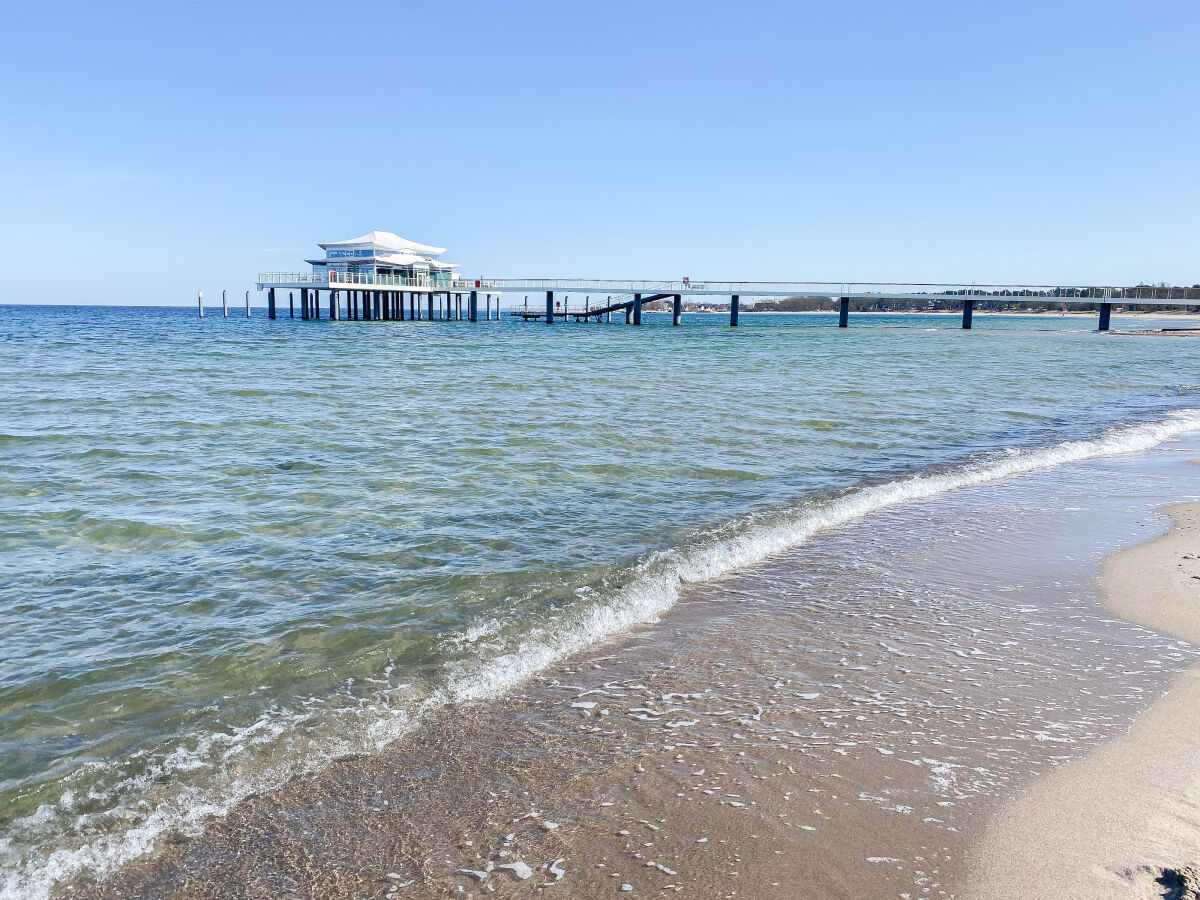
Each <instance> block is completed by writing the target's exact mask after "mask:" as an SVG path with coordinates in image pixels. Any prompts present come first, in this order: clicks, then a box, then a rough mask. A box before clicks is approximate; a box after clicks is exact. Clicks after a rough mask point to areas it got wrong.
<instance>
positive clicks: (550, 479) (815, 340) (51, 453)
mask: <svg viewBox="0 0 1200 900" xmlns="http://www.w3.org/2000/svg"><path fill="white" fill-rule="evenodd" d="M647 318H648V320H649V324H648V325H647V326H644V327H643V328H640V329H634V328H632V327H625V326H623V325H616V324H613V325H598V324H592V325H576V324H570V325H564V324H561V323H560V324H558V325H556V326H554V327H547V326H545V325H539V324H532V323H531V324H519V323H511V322H504V323H494V322H493V323H486V324H485V323H478V324H475V325H470V324H468V323H439V322H434V323H429V322H416V323H411V322H410V323H399V322H381V323H364V322H357V323H355V322H342V323H330V322H327V321H322V322H309V323H302V322H300V321H299V320H296V321H291V320H287V319H283V320H280V321H276V322H268V321H266V319H265V317H264V316H263V315H262V313H261V312H257V317H256V318H254V319H251V320H249V321H247V320H245V319H244V318H234V317H231V318H230V319H228V320H224V319H222V318H220V317H219V315H218V316H213V315H212V312H211V311H210V313H209V317H208V318H206V319H204V320H198V319H197V318H195V315H194V313H192V312H189V311H187V310H182V309H169V310H168V309H113V308H22V307H3V308H0V374H2V375H3V377H4V381H5V384H6V386H7V389H6V390H5V392H4V393H3V395H2V397H0V444H2V445H3V448H4V465H3V467H2V468H0V548H2V550H3V552H2V554H0V610H2V612H3V615H2V617H0V629H2V641H0V835H2V837H0V867H3V868H2V871H0V895H3V896H25V895H27V894H29V893H32V892H36V891H39V890H43V889H44V887H45V886H46V885H48V884H50V883H51V882H52V881H53V880H54V879H55V878H58V877H61V876H63V875H69V874H71V873H72V872H74V871H79V870H80V869H87V868H91V869H97V870H104V869H105V868H106V867H110V866H112V865H115V864H117V863H119V862H121V861H122V860H125V859H129V858H131V857H133V856H135V855H137V854H139V853H141V852H144V851H145V850H146V849H147V848H149V847H150V846H152V844H153V842H154V840H155V839H156V838H157V837H158V836H159V835H161V834H162V833H163V832H164V831H165V830H166V829H168V828H172V827H179V828H183V829H185V830H188V829H195V828H197V827H199V825H200V823H202V821H203V818H204V816H205V815H207V814H210V813H214V812H220V811H222V810H224V809H225V808H227V807H228V805H229V804H230V803H232V802H235V801H236V800H237V799H238V798H240V797H242V796H245V795H246V794H247V793H249V792H251V791H254V790H261V789H264V788H268V787H270V786H272V785H275V784H278V783H279V782H280V781H281V780H283V779H284V778H286V777H287V776H288V775H289V774H291V773H293V772H296V771H303V770H311V769H315V768H320V767H321V766H322V765H323V764H325V763H326V762H327V761H328V760H330V759H332V758H334V757H336V756H338V755H342V754H345V753H353V752H370V751H373V750H376V749H378V748H379V747H381V746H382V745H383V744H384V743H386V742H387V741H388V740H390V739H392V738H394V737H396V736H398V735H400V734H402V733H404V731H405V730H406V729H409V728H414V727H420V720H421V717H422V715H424V714H426V713H428V711H429V710H431V709H434V708H437V707H439V706H442V705H445V704H451V703H459V702H463V701H464V700H474V699H483V700H485V699H486V698H488V697H491V696H495V695H497V694H499V693H502V692H503V691H505V690H507V689H508V688H510V687H511V686H512V685H514V684H516V683H517V682H519V680H520V679H521V678H522V677H524V676H525V675H527V674H529V673H530V672H532V671H536V670H537V669H538V668H539V667H541V666H543V665H545V664H547V663H548V662H551V661H553V660H554V659H556V658H559V657H561V655H563V654H565V653H568V652H571V651H572V650H575V649H579V648H582V647H585V646H588V645H589V644H590V643H593V642H594V641H596V640H599V639H602V638H603V637H604V636H606V635H608V634H611V633H613V632H615V631H619V630H620V629H621V628H623V627H626V626H627V625H629V624H632V623H634V622H639V621H651V620H653V619H654V618H655V617H657V616H658V615H659V614H660V613H661V612H662V611H664V610H665V609H666V608H668V607H669V606H670V604H671V602H672V600H673V598H674V595H675V591H676V590H677V588H678V586H679V584H680V583H681V582H687V581H700V580H704V579H707V578H712V577H719V576H720V575H721V574H723V573H724V572H727V571H730V570H732V569H735V568H740V567H745V566H747V565H752V564H754V563H755V562H758V561H760V560H761V559H762V558H763V557H764V556H765V555H768V554H770V553H771V552H774V551H775V550H778V549H780V548H783V547H787V546H793V545H795V544H797V543H800V542H802V541H803V540H804V539H805V537H806V536H807V535H810V534H811V533H812V532H813V530H814V529H819V528H820V527H823V525H824V524H828V523H836V522H837V521H845V520H846V518H848V517H852V516H857V515H861V514H863V513H865V512H869V511H870V509H872V508H876V507H878V506H880V505H886V504H889V503H899V502H904V501H905V499H906V498H908V497H911V496H921V495H929V493H935V492H937V491H941V490H947V489H952V488H953V487H955V486H956V485H958V484H960V483H968V482H970V481H971V480H972V479H975V480H978V479H979V478H985V477H986V478H991V477H1001V476H1003V475H1004V474H1006V473H1008V472H1010V471H1021V470H1023V469H1022V467H1029V466H1037V467H1047V466H1053V465H1055V464H1057V463H1058V462H1060V461H1064V460H1069V459H1072V458H1080V457H1082V456H1087V455H1096V454H1103V453H1114V452H1123V451H1130V450H1137V449H1141V448H1144V447H1148V446H1152V445H1153V444H1154V443H1155V442H1157V441H1159V440H1162V439H1163V438H1164V437H1166V436H1169V435H1170V434H1174V433H1179V432H1182V431H1184V430H1195V429H1197V428H1200V396H1197V393H1196V392H1197V391H1200V344H1197V343H1195V342H1194V341H1191V340H1186V339H1177V338H1158V337H1147V336H1120V335H1106V336H1102V335H1098V334H1095V333H1092V332H1091V331H1090V329H1091V328H1093V327H1094V322H1092V320H1090V319H1082V318H1070V317H1067V318H1060V317H1056V316H1031V317H977V319H976V328H975V330H973V331H971V332H963V331H961V330H960V329H959V328H958V321H957V319H956V318H953V317H946V316H919V315H894V316H875V315H872V316H854V317H852V327H851V328H849V329H846V330H841V329H837V328H835V327H832V326H833V324H834V319H833V318H832V317H830V316H826V315H795V316H783V315H772V316H759V317H755V316H753V315H746V316H744V317H743V320H742V321H743V325H742V327H741V328H739V329H730V328H728V327H727V324H726V320H725V319H724V317H718V316H690V317H685V325H684V326H683V327H681V328H675V329H673V328H671V327H670V326H669V317H666V316H655V315H650V316H648V317H647ZM1120 324H1121V323H1120V321H1119V320H1116V321H1114V325H1115V326H1117V327H1119V326H1120ZM913 476H922V477H923V478H924V480H922V481H920V482H917V483H916V484H917V485H918V486H917V487H913V486H912V485H913V484H914V483H913V482H911V481H909V479H911V478H912V477H913ZM922 492H924V494H922ZM822 516H824V518H822ZM839 517H840V518H839Z"/></svg>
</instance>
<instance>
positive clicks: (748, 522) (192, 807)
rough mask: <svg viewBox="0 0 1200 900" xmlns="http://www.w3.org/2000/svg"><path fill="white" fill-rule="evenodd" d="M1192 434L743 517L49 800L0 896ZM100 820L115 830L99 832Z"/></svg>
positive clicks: (852, 492) (1129, 437)
mask: <svg viewBox="0 0 1200 900" xmlns="http://www.w3.org/2000/svg"><path fill="white" fill-rule="evenodd" d="M1197 431H1200V409H1187V410H1179V411H1176V412H1174V413H1171V414H1170V415H1168V416H1167V417H1166V418H1164V419H1160V420H1157V421H1153V422H1144V423H1139V424H1132V425H1122V426H1116V427H1113V428H1109V429H1107V430H1105V431H1103V432H1101V433H1099V434H1097V435H1095V436H1093V437H1090V438H1085V439H1080V440H1071V441H1065V442H1061V443H1057V444H1053V445H1050V446H1043V447H1031V448H1021V449H1005V450H999V451H993V452H989V453H986V454H982V455H980V456H976V457H974V458H973V459H971V460H968V461H967V462H964V463H961V464H958V465H955V466H951V467H948V468H945V469H943V470H941V471H937V472H927V473H921V474H914V475H909V476H905V477H900V478H895V479H893V480H890V481H886V482H883V483H879V484H873V485H863V486H859V487H855V488H851V489H849V490H847V491H845V492H844V493H842V494H840V495H838V496H835V497H832V498H829V499H825V500H812V499H808V500H803V501H799V502H797V503H795V504H792V505H790V506H787V507H784V508H782V509H780V510H777V511H776V512H774V513H773V514H770V515H769V516H753V517H747V518H745V519H742V520H739V521H735V522H731V523H728V524H727V525H725V526H722V527H720V528H717V529H714V530H712V531H710V532H708V533H705V534H701V535H698V536H697V537H696V538H695V539H694V540H693V541H691V542H690V543H689V545H688V546H686V547H680V548H675V549H671V550H666V551H657V552H654V553H651V554H648V555H647V556H645V557H644V558H643V559H641V560H639V561H638V563H637V564H636V565H635V566H634V567H633V569H632V570H631V571H630V572H629V573H628V574H627V576H626V578H625V579H624V583H623V584H622V585H619V586H616V587H612V588H608V589H606V590H602V591H601V590H597V591H591V592H587V593H585V594H584V595H582V596H581V597H580V601H579V602H578V603H577V604H575V605H574V607H570V608H566V609H563V610H560V611H559V612H558V613H557V614H556V615H555V616H554V617H553V619H550V620H546V621H542V622H540V623H538V624H536V625H534V626H532V627H529V628H527V629H526V630H525V631H524V632H522V633H519V634H517V635H515V636H513V637H510V638H505V637H503V635H504V634H505V633H506V632H507V631H509V630H511V629H510V628H509V623H505V622H500V621H492V622H484V623H477V624H476V625H474V626H472V628H471V629H470V631H469V633H468V635H467V636H466V638H465V640H466V641H467V642H469V643H473V642H474V641H475V640H476V639H482V638H487V639H488V641H487V643H488V645H489V646H492V647H496V649H492V650H485V651H482V652H480V653H479V654H478V655H477V656H476V657H475V658H474V659H473V660H472V661H470V662H461V663H457V664H454V665H453V666H451V667H450V668H449V670H448V671H447V673H446V677H445V680H444V682H443V683H442V684H441V685H440V686H439V687H437V688H436V689H434V690H432V691H431V692H429V693H427V694H425V695H423V696H417V695H415V694H413V693H411V692H406V691H404V690H403V689H395V690H387V691H381V692H379V693H378V694H377V695H376V696H374V697H371V698H362V697H358V698H349V697H348V698H346V701H345V702H344V703H343V704H342V705H341V706H340V707H339V706H338V705H337V704H336V703H331V702H330V700H329V698H325V699H322V700H318V699H313V700H311V701H309V702H308V703H306V704H304V705H303V706H302V708H300V709H282V708H279V707H276V708H274V709H272V710H271V711H270V712H268V713H267V714H265V715H264V716H263V717H262V718H260V719H259V720H258V721H257V722H255V723H254V724H252V725H250V726H248V727H246V728H241V729H230V730H229V731H227V732H218V733H209V734H204V735H198V736H193V741H192V742H191V744H189V745H187V746H183V745H180V746H179V747H178V748H177V749H176V750H175V751H174V752H172V753H170V754H168V755H166V756H164V757H163V758H162V759H161V760H159V761H157V762H156V763H154V764H153V765H151V766H148V767H147V768H146V770H145V771H144V772H142V773H140V774H139V775H138V776H136V778H130V779H126V780H125V781H123V782H122V783H121V784H120V786H119V787H120V794H121V799H120V801H119V802H113V803H110V804H109V806H110V808H109V809H108V810H106V815H105V816H103V817H101V816H100V814H97V813H88V814H76V813H74V812H73V810H74V808H75V805H76V799H75V798H74V797H72V796H69V795H70V792H69V791H67V792H65V793H64V795H63V797H62V798H61V799H60V801H59V802H58V803H57V804H54V805H50V804H46V805H43V806H42V807H41V808H39V809H38V810H37V812H35V813H34V814H32V815H30V816H27V817H25V818H23V819H19V820H17V821H15V822H14V823H13V824H12V826H11V827H10V829H9V833H8V835H6V836H5V837H3V838H0V860H3V862H2V863H0V865H2V866H3V869H0V872H2V874H0V900H17V898H40V897H48V896H49V895H50V892H51V890H52V889H53V887H54V886H55V885H56V884H58V883H60V882H62V881H64V880H67V879H70V878H72V877H75V876H78V875H81V874H84V873H86V874H89V875H91V876H93V877H102V876H104V875H105V874H107V873H110V872H112V871H115V870H116V869H118V868H119V867H120V866H122V865H123V864H125V863H127V862H129V861H131V860H133V859H135V858H137V857H139V856H142V855H144V854H146V853H149V852H151V851H152V850H153V849H154V848H155V847H156V846H157V843H158V841H159V840H160V838H161V837H162V836H163V835H164V834H166V833H168V832H170V831H180V832H182V833H184V834H198V833H199V832H200V831H202V830H203V827H204V824H205V822H206V821H207V820H209V818H210V817H212V816H219V815H222V814H224V813H225V812H227V811H228V810H229V809H230V808H231V807H233V806H234V805H235V804H236V803H238V802H239V801H240V800H242V799H244V798H246V797H247V796H250V795H251V794H254V793H258V792H262V791H265V790H269V789H270V788H272V787H275V786H278V785H279V784H282V783H283V782H284V781H286V780H287V779H288V778H290V777H292V776H294V775H298V774H303V773H306V772H313V771H319V770H320V769H321V768H323V767H324V766H325V765H327V764H328V763H329V762H331V761H332V760H334V759H336V758H338V757H339V756H345V755H349V754H354V753H371V752H376V751H378V750H380V749H382V748H383V747H384V746H386V745H387V744H388V743H390V742H391V741H393V740H395V739H397V738H399V737H401V736H403V735H404V734H405V733H407V732H408V731H409V730H410V729H412V728H414V727H416V726H417V725H419V723H420V722H421V721H422V720H423V719H424V718H425V717H426V716H428V715H429V714H430V713H432V712H434V711H436V710H437V709H439V708H442V707H445V706H447V705H451V704H456V703H462V702H470V701H480V700H487V699H491V698H495V697H498V696H501V695H503V694H504V693H505V692H507V691H508V690H509V689H510V688H512V687H513V686H514V685H516V684H518V683H520V682H521V681H523V680H525V679H527V678H528V677H530V676H531V675H533V674H535V673H536V672H538V671H539V670H541V669H544V668H546V667H547V666H549V665H551V664H553V663H555V662H558V661H560V660H562V659H564V658H566V657H568V656H570V655H572V654H574V653H576V652H579V651H581V650H584V649H586V648H588V647H591V646H593V645H595V644H596V643H598V642H600V641H603V640H606V639H608V638H610V637H612V636H614V635H616V634H619V633H621V632H623V631H626V630H628V629H629V628H631V627H633V626H636V625H640V624H647V623H652V622H655V621H657V620H658V619H659V618H660V617H661V616H662V615H663V614H664V613H665V612H666V611H667V610H668V609H670V607H671V606H672V605H673V604H674V603H675V602H676V600H677V599H678V597H679V593H680V589H681V588H682V587H683V586H684V585H686V584H689V583H696V582H703V581H708V580H711V579H714V578H718V577H720V576H722V575H724V574H726V573H728V572H731V571H734V570H737V569H744V568H746V567H749V566H753V565H755V564H757V563H759V562H762V561H763V560H765V559H767V558H769V557H771V556H774V555H776V554H778V553H781V552H783V551H785V550H789V549H791V548H794V547H797V546H799V545H801V544H803V543H805V542H806V541H808V540H810V539H811V538H812V537H813V536H815V535H817V534H819V533H820V532H822V531H826V530H829V529H832V528H837V527H839V526H842V525H846V524H849V523H852V522H854V521H857V520H859V519H862V518H863V517H865V516H868V515H870V514H871V513H873V512H876V511H878V510H882V509H885V508H888V507H893V506H898V505H901V504H905V503H911V502H914V501H919V500H925V499H929V498H932V497H936V496H938V495H940V494H944V493H947V492H949V491H954V490H958V489H960V488H966V487H972V486H975V485H982V484H987V483H989V482H995V481H1000V480H1002V479H1005V478H1009V477H1011V476H1014V475H1021V474H1025V473H1029V472H1035V471H1039V470H1045V469H1051V468H1054V467H1057V466H1061V465H1065V464H1069V463H1074V462H1081V461H1084V460H1087V459H1094V458H1097V457H1105V456H1117V455H1121V454H1127V453H1137V452H1141V451H1145V450H1149V449H1151V448H1153V447H1155V446H1157V445H1159V444H1161V443H1163V442H1164V441H1167V440H1170V439H1172V438H1174V437H1176V436H1178V435H1182V434H1186V433H1189V432H1197ZM497 645H498V646H497ZM318 720H320V721H322V722H323V723H324V725H323V727H322V728H320V733H321V735H322V736H323V741H322V742H319V743H317V744H314V743H313V742H312V740H311V738H312V735H311V733H309V732H305V734H304V737H303V739H302V740H297V741H296V743H295V744H292V743H291V742H289V740H288V736H289V734H293V733H295V732H297V731H299V730H301V729H302V728H303V727H306V726H311V725H312V724H313V723H314V722H316V721H318ZM280 745H282V752H280V749H281V747H280ZM265 746H270V747H271V748H272V752H271V753H269V754H267V755H268V756H270V757H272V758H274V759H276V760H279V759H283V760H285V762H283V763H276V764H274V765H272V766H268V767H266V768H265V769H264V770H263V771H260V772H259V773H258V774H257V775H255V776H249V775H246V774H245V771H246V769H247V768H249V767H246V766H244V765H242V764H241V763H242V756H243V755H244V754H245V753H247V752H253V751H254V749H255V748H262V747H265ZM204 768H210V769H212V770H213V771H214V773H216V774H217V775H223V776H224V777H214V778H213V779H212V784H211V785H209V786H204V787H196V786H190V785H186V784H182V785H179V786H178V787H176V788H175V790H174V792H173V793H170V795H169V796H167V797H165V798H162V799H158V800H156V801H153V802H151V801H148V800H147V798H149V797H153V796H155V795H156V794H158V793H159V792H160V791H161V790H162V788H161V785H162V783H163V782H164V781H165V782H170V781H171V779H172V778H173V777H177V776H180V775H183V774H184V773H187V772H190V771H194V770H196V769H204ZM239 772H240V773H241V774H235V773H239ZM116 793H117V791H116V790H115V789H114V791H113V794H114V795H115V794H116ZM139 794H140V800H137V799H136V798H138V796H139ZM91 799H92V800H93V801H97V800H105V799H106V798H105V797H98V796H95V795H93V796H92V798H91ZM147 808H148V811H146V810H147ZM101 818H103V819H104V821H103V822H100V821H99V820H100V819H101ZM126 819H131V821H130V822H129V824H128V826H127V827H121V828H116V827H114V825H113V823H120V822H122V821H123V820H126ZM105 823H107V829H112V830H106V828H105V827H104V824H105ZM93 828H94V829H95V830H96V831H98V832H101V833H98V834H96V835H95V836H93V837H90V838H88V839H87V840H86V842H85V843H83V844H82V845H81V846H60V847H57V848H56V849H52V850H48V851H47V850H46V849H44V846H41V849H39V846H40V845H39V843H38V841H39V838H41V839H42V841H43V845H44V840H45V838H46V836H47V832H48V830H49V829H55V830H57V831H58V832H59V833H60V834H66V833H80V832H82V833H86V832H87V831H88V830H90V829H93Z"/></svg>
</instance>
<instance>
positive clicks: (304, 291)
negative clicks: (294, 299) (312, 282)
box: [300, 288, 308, 322]
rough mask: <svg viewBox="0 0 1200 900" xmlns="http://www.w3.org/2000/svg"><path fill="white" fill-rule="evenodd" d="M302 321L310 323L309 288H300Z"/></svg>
mask: <svg viewBox="0 0 1200 900" xmlns="http://www.w3.org/2000/svg"><path fill="white" fill-rule="evenodd" d="M300 320H301V321H303V322H307V321H308V288H300Z"/></svg>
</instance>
